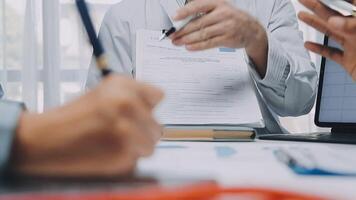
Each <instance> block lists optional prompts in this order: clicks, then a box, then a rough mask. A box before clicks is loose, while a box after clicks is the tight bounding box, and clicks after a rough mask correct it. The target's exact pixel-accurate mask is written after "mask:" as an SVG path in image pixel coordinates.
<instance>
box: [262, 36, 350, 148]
mask: <svg viewBox="0 0 356 200" xmlns="http://www.w3.org/2000/svg"><path fill="white" fill-rule="evenodd" d="M324 45H327V46H331V47H337V48H340V46H339V45H338V44H337V43H336V42H334V41H332V40H329V39H328V38H327V37H325V39H324ZM314 121H315V124H316V125H317V126H319V127H328V128H331V132H329V133H306V134H295V135H294V134H277V135H264V136H260V137H259V139H262V140H286V141H304V142H325V143H345V144H356V82H354V81H353V80H352V78H351V76H349V75H348V73H347V72H346V71H345V70H344V68H342V66H340V65H339V64H336V63H335V62H333V61H332V60H329V59H326V58H322V62H321V69H320V79H319V88H318V97H317V104H316V112H315V120H314Z"/></svg>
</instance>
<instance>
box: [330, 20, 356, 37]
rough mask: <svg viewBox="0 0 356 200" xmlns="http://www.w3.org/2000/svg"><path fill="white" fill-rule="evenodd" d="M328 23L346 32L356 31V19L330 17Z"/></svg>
mask: <svg viewBox="0 0 356 200" xmlns="http://www.w3.org/2000/svg"><path fill="white" fill-rule="evenodd" d="M328 24H329V25H330V26H331V28H335V29H337V30H338V31H342V32H346V33H353V34H355V33H356V19H354V18H346V17H339V16H338V17H330V19H329V20H328Z"/></svg>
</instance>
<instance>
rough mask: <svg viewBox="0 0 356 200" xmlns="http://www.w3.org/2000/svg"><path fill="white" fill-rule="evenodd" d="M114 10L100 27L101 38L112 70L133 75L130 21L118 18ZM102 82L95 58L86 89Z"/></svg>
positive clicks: (107, 15)
mask: <svg viewBox="0 0 356 200" xmlns="http://www.w3.org/2000/svg"><path fill="white" fill-rule="evenodd" d="M116 14H117V13H115V12H114V10H113V9H111V10H109V11H108V12H107V14H106V15H105V17H104V19H103V23H102V25H101V27H100V31H99V38H100V39H101V41H102V43H103V46H104V47H105V52H106V56H107V59H108V62H109V65H110V69H112V70H113V71H115V72H116V73H119V74H123V75H130V76H131V75H133V73H134V72H133V58H132V48H133V44H131V42H132V41H130V38H131V37H130V35H131V32H130V31H129V30H130V28H129V26H130V24H129V22H128V21H125V20H123V19H122V17H121V16H117V15H116ZM100 80H101V75H100V72H99V70H98V69H97V67H96V62H95V58H94V57H93V58H92V61H91V64H90V68H89V74H88V80H87V84H86V87H87V88H93V87H95V86H96V85H97V84H98V83H99V82H100Z"/></svg>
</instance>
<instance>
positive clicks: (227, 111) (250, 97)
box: [136, 30, 264, 128]
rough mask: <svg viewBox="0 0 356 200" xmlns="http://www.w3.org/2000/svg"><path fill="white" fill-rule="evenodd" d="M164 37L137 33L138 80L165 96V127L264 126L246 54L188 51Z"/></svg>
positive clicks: (162, 114) (159, 114)
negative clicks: (151, 85) (161, 91)
mask: <svg viewBox="0 0 356 200" xmlns="http://www.w3.org/2000/svg"><path fill="white" fill-rule="evenodd" d="M160 34H161V33H160V32H159V31H147V30H141V31H138V32H137V41H136V45H137V47H136V51H137V52H136V78H137V79H138V80H141V81H145V82H148V83H151V84H153V85H156V86H158V87H159V88H161V89H162V90H163V91H164V92H165V93H166V98H165V100H164V101H163V103H162V104H161V105H160V107H159V108H158V110H157V117H158V119H159V120H160V122H161V123H162V124H165V125H211V126H217V127H218V126H225V127H226V126H228V127H229V126H230V127H231V126H243V127H253V128H261V127H264V123H263V120H262V115H261V111H260V108H259V105H258V102H257V98H256V95H255V92H254V88H253V82H252V80H251V77H250V74H249V71H248V67H247V64H246V62H245V60H244V52H243V50H236V49H227V48H219V49H212V50H207V51H201V52H189V51H187V50H186V49H185V48H184V47H176V46H174V45H172V44H171V41H170V40H168V39H167V40H164V41H159V40H158V39H159V36H160Z"/></svg>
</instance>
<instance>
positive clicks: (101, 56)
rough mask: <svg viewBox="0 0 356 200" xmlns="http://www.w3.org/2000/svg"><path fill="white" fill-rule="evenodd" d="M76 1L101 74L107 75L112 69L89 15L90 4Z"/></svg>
mask: <svg viewBox="0 0 356 200" xmlns="http://www.w3.org/2000/svg"><path fill="white" fill-rule="evenodd" d="M75 2H76V5H77V8H78V11H79V13H80V17H81V19H82V21H83V24H84V27H85V30H86V31H87V34H88V37H89V40H90V43H91V45H92V46H93V49H94V56H95V59H96V64H97V67H98V68H99V69H100V71H101V75H102V76H103V77H105V76H107V75H109V74H110V73H111V72H112V71H111V70H110V69H109V66H108V62H107V60H106V56H105V51H104V48H103V45H102V44H101V42H100V40H99V38H98V37H97V36H96V32H95V28H94V25H93V21H92V20H91V17H90V15H89V11H88V6H87V4H86V2H85V0H76V1H75Z"/></svg>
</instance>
